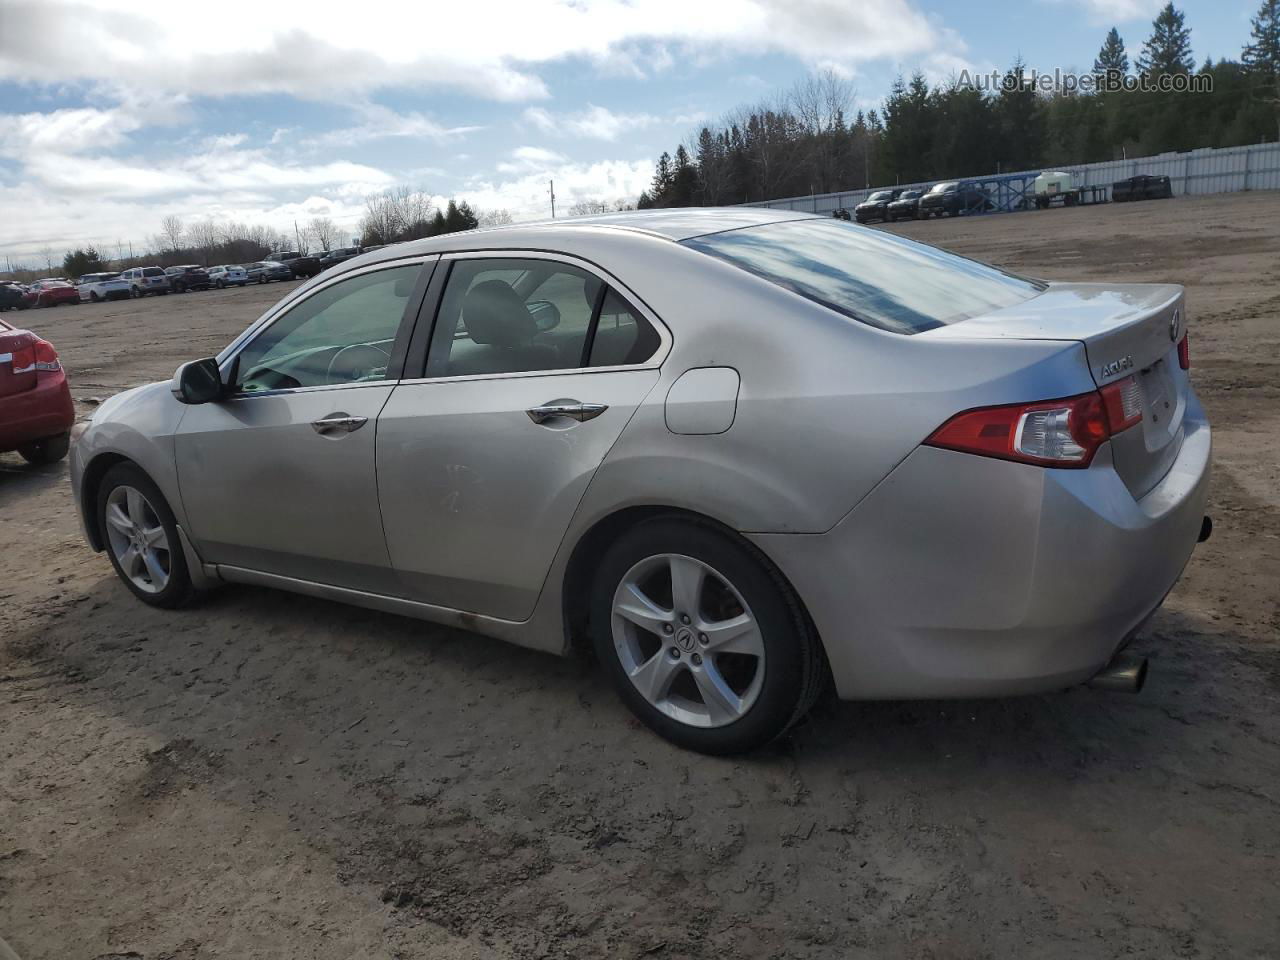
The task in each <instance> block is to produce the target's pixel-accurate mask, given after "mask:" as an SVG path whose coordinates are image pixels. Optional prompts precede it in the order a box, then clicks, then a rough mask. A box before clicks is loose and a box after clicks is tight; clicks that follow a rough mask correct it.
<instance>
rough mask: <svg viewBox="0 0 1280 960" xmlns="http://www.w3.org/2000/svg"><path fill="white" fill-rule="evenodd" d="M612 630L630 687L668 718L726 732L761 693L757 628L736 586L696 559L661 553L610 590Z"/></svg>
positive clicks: (761, 661)
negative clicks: (719, 728)
mask: <svg viewBox="0 0 1280 960" xmlns="http://www.w3.org/2000/svg"><path fill="white" fill-rule="evenodd" d="M611 628H612V633H613V644H614V649H615V651H616V652H617V655H618V659H619V661H620V663H621V664H622V669H623V671H624V672H625V673H626V675H627V676H628V678H629V679H630V681H631V683H632V684H633V685H634V686H635V688H636V690H637V691H638V692H639V693H640V695H641V696H643V697H644V698H645V699H646V700H647V701H648V702H649V703H650V704H651V705H652V706H653V707H655V708H656V709H657V710H659V711H661V712H662V713H664V714H666V715H667V716H668V717H671V718H672V719H673V720H676V721H678V722H680V723H685V724H688V725H690V726H694V727H722V726H726V725H728V724H730V723H733V722H734V721H736V720H739V719H741V718H742V717H743V716H745V715H746V714H747V712H748V711H749V710H750V709H751V707H752V706H753V705H754V704H755V702H756V699H757V698H758V697H759V695H760V689H761V687H762V686H763V684H764V671H765V650H764V639H763V637H762V636H761V633H760V625H759V623H758V622H757V620H756V618H755V616H754V615H753V614H752V612H751V608H750V607H749V606H748V605H747V603H746V601H745V600H744V599H743V597H742V595H741V594H740V593H739V592H738V590H737V589H736V588H735V587H734V586H733V584H731V583H730V582H729V581H728V580H727V579H726V578H725V577H724V576H723V575H722V574H721V573H720V572H719V571H717V570H715V569H714V568H713V567H711V566H710V565H709V564H707V563H704V562H702V561H701V560H698V559H696V558H694V557H688V556H683V555H680V554H659V555H656V556H651V557H647V558H646V559H644V560H641V561H640V562H639V563H637V564H635V566H633V567H632V568H631V569H630V570H628V571H627V573H626V575H625V576H623V578H622V582H621V583H620V584H619V585H618V588H617V590H616V591H615V592H614V597H613V616H612V623H611Z"/></svg>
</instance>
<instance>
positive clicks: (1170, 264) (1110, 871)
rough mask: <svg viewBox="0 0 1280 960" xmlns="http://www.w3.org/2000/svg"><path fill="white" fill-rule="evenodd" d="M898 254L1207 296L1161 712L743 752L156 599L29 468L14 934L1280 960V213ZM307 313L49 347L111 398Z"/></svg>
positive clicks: (932, 722) (818, 731)
mask: <svg viewBox="0 0 1280 960" xmlns="http://www.w3.org/2000/svg"><path fill="white" fill-rule="evenodd" d="M895 229H901V231H902V232H904V233H909V234H910V235H912V236H915V237H919V238H921V239H925V240H928V241H931V242H935V243H939V244H941V245H943V246H946V247H950V248H952V249H955V250H957V251H959V252H961V253H965V254H969V255H973V256H977V257H980V258H982V259H986V260H990V261H993V262H996V263H999V264H1002V265H1006V266H1009V267H1011V268H1014V269H1016V270H1018V271H1021V272H1024V273H1029V274H1032V275H1037V276H1042V277H1046V278H1050V279H1069V278H1075V279H1087V280H1115V281H1176V282H1180V283H1184V284H1186V285H1187V287H1188V289H1189V312H1190V319H1191V354H1192V359H1193V370H1192V373H1193V378H1194V381H1195V384H1196V387H1197V389H1198V390H1199V391H1200V395H1201V397H1202V398H1203V400H1204V402H1205V405H1206V407H1207V408H1208V412H1209V415H1210V417H1211V419H1212V421H1213V425H1214V429H1215V453H1216V473H1215V479H1214V487H1213V502H1212V508H1211V509H1212V513H1213V515H1214V518H1215V521H1216V526H1215V534H1214V537H1213V539H1212V540H1211V541H1210V542H1209V543H1207V544H1204V545H1202V546H1201V547H1200V548H1198V549H1197V551H1196V555H1195V558H1194V559H1193V560H1192V562H1191V565H1190V567H1189V568H1188V570H1187V572H1186V575H1185V576H1184V578H1183V580H1182V582H1181V584H1180V585H1179V586H1178V587H1177V589H1175V591H1174V592H1173V594H1172V595H1171V596H1170V598H1169V600H1168V602H1167V603H1166V605H1165V607H1164V609H1163V610H1162V612H1161V613H1160V614H1158V616H1157V617H1156V618H1155V620H1154V621H1153V623H1152V625H1151V626H1150V628H1149V629H1148V631H1147V634H1146V636H1145V637H1144V638H1143V639H1142V640H1141V641H1140V642H1139V644H1138V649H1139V650H1140V651H1141V652H1143V653H1145V654H1147V655H1149V656H1150V657H1151V658H1152V675H1151V679H1150V682H1149V683H1148V685H1147V689H1146V691H1145V692H1144V693H1142V694H1141V695H1140V696H1137V697H1126V696H1120V695H1114V694H1106V693H1101V692H1097V691H1091V690H1087V689H1076V690H1071V691H1066V692H1062V693H1058V694H1053V695H1049V696H1040V697H1028V698H1021V699H1012V700H1005V701H977V702H963V703H960V702H948V703H938V702H922V703H872V704H841V703H834V702H828V703H825V704H823V705H821V706H820V707H819V709H818V710H817V712H816V713H815V714H814V715H813V716H812V718H811V719H810V720H809V721H808V722H807V723H805V724H804V725H803V726H802V727H801V728H799V729H798V730H797V731H796V732H795V733H794V734H793V735H792V736H791V737H790V738H788V739H787V740H786V741H785V742H783V743H780V744H778V745H776V746H775V747H774V748H771V749H770V750H768V751H766V752H764V753H763V754H760V755H758V756H753V757H749V758H745V759H736V760H712V759H707V758H703V757H699V756H696V755H693V754H689V753H683V752H680V751H679V750H676V749H674V748H672V747H670V746H668V745H667V744H665V743H664V742H662V741H660V740H658V739H657V738H655V737H654V736H652V735H651V734H649V733H648V732H646V731H645V730H644V729H642V728H639V727H638V726H637V725H636V723H634V722H633V721H632V720H631V719H630V717H629V715H628V714H627V713H626V712H625V711H624V709H623V708H622V707H621V706H620V705H619V703H618V702H617V701H616V700H615V699H614V697H613V695H612V693H610V692H609V690H608V689H606V686H605V683H604V681H603V679H602V677H601V675H600V674H599V673H598V672H597V671H596V670H595V669H594V668H593V667H592V666H591V665H590V664H588V663H585V662H581V661H577V660H559V659H557V658H554V657H550V656H546V655H540V654H534V653H530V652H526V651H523V650H519V649H516V648H513V647H509V646H505V645H503V644H501V643H498V642H496V641H491V640H488V639H485V638H482V637H479V636H475V635H472V634H468V633H464V632H461V631H458V630H451V629H444V628H439V627H433V626H430V625H427V624H423V623H419V622H417V621H413V620H406V619H400V618H396V617H393V616H383V615H378V614H374V613H370V612H368V611H364V610H356V609H350V608H346V607H342V606H338V605H335V604H330V603H325V602H322V601H317V600H311V599H306V598H301V597H295V596H290V595H287V594H282V593H273V592H268V591H266V590H258V589H250V588H242V587H233V588H228V589H225V590H222V591H220V592H218V593H216V594H214V595H213V596H211V597H210V598H209V599H208V600H206V601H205V602H204V603H202V604H201V605H199V606H197V607H194V608H192V609H188V610H184V611H181V612H176V613H171V612H164V611H159V610H152V609H150V608H148V607H145V606H143V605H142V604H140V603H138V602H136V601H134V600H133V599H132V598H131V597H130V596H129V594H128V593H127V592H126V591H125V589H124V588H123V586H121V585H119V584H117V583H116V581H115V579H114V577H113V575H112V573H111V568H110V566H109V565H108V563H107V560H106V558H105V557H103V556H101V555H95V554H93V553H91V552H90V551H89V550H88V549H87V547H86V546H85V544H84V543H83V541H82V539H81V536H80V530H79V526H78V521H77V517H76V514H75V511H74V509H73V506H72V503H71V498H70V490H69V485H68V481H67V471H66V466H65V464H60V465H57V466H54V467H50V468H41V469H36V468H30V467H27V466H26V465H25V464H24V463H22V461H21V460H20V459H19V458H18V457H17V456H16V455H14V454H4V455H0V937H3V938H4V939H5V940H7V941H8V942H9V944H10V945H11V946H12V947H13V949H14V950H15V951H16V952H17V953H18V955H19V956H20V957H22V958H23V960H33V958H47V960H75V958H85V960H89V958H98V960H104V958H115V960H121V958H130V960H142V958H144V960H162V958H168V960H205V958H213V957H225V958H237V960H239V958H249V957H273V958H334V960H339V958H341V960H348V958H390V957H395V958H420V957H433V958H434V957H439V958H480V957H543V956H547V957H561V956H563V957H622V958H627V957H660V958H661V957H690V958H713V957H715V958H718V957H731V956H741V957H805V958H832V960H835V958H841V960H844V958H873V957H874V958H884V957H913V958H979V957H1037V958H1071V960H1078V958H1081V957H1111V956H1125V957H1151V958H1162V960H1163V958H1168V957H1205V958H1210V957H1212V958H1218V957H1275V956H1277V952H1278V951H1280V946H1278V944H1280V862H1278V860H1277V857H1278V855H1280V716H1278V715H1277V705H1278V696H1277V694H1278V693H1280V663H1278V662H1277V659H1276V653H1277V639H1278V637H1277V628H1278V627H1280V606H1278V603H1277V600H1278V598H1280V403H1277V400H1278V399H1280V193H1269V194H1260V193H1253V194H1240V195H1234V196H1226V197H1209V198H1197V199H1179V200H1172V201H1166V202H1151V203H1143V204H1123V205H1110V206H1103V207H1098V208H1077V209H1071V210H1053V211H1046V212H1039V213H1025V214H1020V215H1015V216H991V217H985V218H975V219H964V220H954V221H932V222H928V223H916V224H908V225H904V226H902V227H901V228H895ZM284 292H285V290H284V289H283V288H282V287H279V286H271V287H266V288H250V289H246V290H243V291H224V292H211V293H203V294H192V295H189V296H183V297H165V298H158V299H153V300H147V301H144V302H141V303H131V302H124V303H119V304H110V305H102V306H93V307H90V306H83V307H79V308H63V309H58V310H49V311H41V312H39V313H29V314H24V315H21V318H20V319H21V320H22V321H24V322H27V323H29V324H30V325H32V326H33V327H34V328H35V329H36V330H37V331H39V332H41V333H42V334H44V335H46V336H47V337H49V338H50V339H51V340H52V341H53V342H54V343H55V344H56V345H57V347H58V349H59V350H60V351H61V353H62V356H63V358H64V360H65V363H66V365H67V367H68V369H69V370H70V371H71V376H72V381H73V394H74V395H75V396H76V398H77V399H81V400H83V399H85V398H91V397H105V396H108V395H109V394H111V393H113V392H115V391H118V390H121V389H123V388H125V387H127V386H130V385H134V384H138V383H142V382H144V381H147V380H153V379H160V378H163V377H167V376H169V375H170V374H171V373H172V371H173V369H174V367H175V366H177V364H178V363H179V362H180V361H182V360H186V359H190V358H194V357H199V356H203V355H207V354H210V353H213V352H214V351H215V350H216V349H217V348H219V347H220V346H221V345H223V344H224V343H225V342H226V341H228V340H229V339H230V338H231V337H232V336H233V335H234V334H235V333H236V332H238V331H239V330H240V329H242V328H243V327H244V326H245V325H246V324H247V323H248V322H249V321H250V320H252V319H253V318H254V317H255V316H256V315H257V314H258V313H259V312H260V310H261V309H262V308H263V307H264V306H265V305H266V304H268V303H269V302H271V301H273V300H274V299H276V298H277V297H279V296H280V295H282V294H283V293H284ZM8 316H10V317H16V316H17V315H8ZM79 409H80V411H81V413H82V414H83V415H87V414H88V413H89V411H90V410H91V407H89V406H87V405H85V404H83V403H81V404H80V405H79ZM1081 559H1082V562H1087V558H1081ZM1064 588H1065V589H1070V585H1069V584H1065V585H1064Z"/></svg>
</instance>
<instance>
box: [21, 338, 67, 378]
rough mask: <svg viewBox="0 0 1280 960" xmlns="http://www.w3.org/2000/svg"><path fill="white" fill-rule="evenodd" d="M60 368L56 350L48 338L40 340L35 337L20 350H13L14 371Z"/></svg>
mask: <svg viewBox="0 0 1280 960" xmlns="http://www.w3.org/2000/svg"><path fill="white" fill-rule="evenodd" d="M61 369H62V364H61V363H59V362H58V351H57V350H55V349H53V344H52V343H50V342H49V341H48V340H41V339H40V338H39V337H37V338H36V339H35V341H34V342H33V343H31V344H30V345H28V346H25V347H23V348H22V349H21V350H15V351H14V354H13V372H14V373H31V372H32V371H38V370H44V371H50V370H61Z"/></svg>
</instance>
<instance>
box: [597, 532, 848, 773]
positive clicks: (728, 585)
mask: <svg viewBox="0 0 1280 960" xmlns="http://www.w3.org/2000/svg"><path fill="white" fill-rule="evenodd" d="M591 603H592V609H591V633H592V638H593V640H594V643H595V648H596V653H597V655H598V656H599V659H600V661H601V663H602V664H604V667H605V670H606V671H607V672H608V673H609V675H610V678H611V680H612V681H613V684H614V687H615V688H616V689H617V691H618V694H619V696H620V697H621V698H622V700H623V702H624V703H626V705H627V706H628V707H629V708H630V709H631V710H632V712H633V713H635V714H636V716H637V717H639V718H640V719H641V720H642V721H643V722H644V723H645V724H646V725H648V726H649V727H650V728H652V729H653V730H654V731H655V732H657V733H658V734H660V735H661V736H663V737H665V738H666V739H668V740H670V741H671V742H672V743H675V744H677V745H678V746H681V747H685V748H687V749H690V750H697V751H700V752H702V753H710V754H730V753H741V752H744V751H748V750H754V749H756V748H757V747H760V746H763V745H764V744H766V743H768V742H769V741H771V740H774V739H775V738H777V737H779V736H781V735H782V734H783V733H785V732H786V730H787V729H788V728H790V727H791V725H792V724H794V723H795V722H796V721H797V720H799V719H800V718H801V717H803V716H804V715H805V713H807V712H808V710H809V708H810V707H812V706H813V703H814V701H815V700H816V699H817V697H818V694H819V693H820V692H821V690H822V686H823V684H824V682H825V678H826V669H825V663H824V661H823V655H822V651H821V648H820V645H819V641H818V638H817V636H816V635H815V633H814V631H813V628H812V627H811V626H810V624H809V621H808V618H807V617H806V616H805V614H804V612H803V611H802V610H801V608H800V604H799V601H798V599H797V598H796V596H795V594H794V592H793V591H792V590H791V588H790V587H789V586H788V585H787V584H786V582H785V581H784V580H783V579H782V578H781V576H780V575H779V574H778V573H777V572H776V571H775V570H774V569H773V568H772V567H771V566H770V565H769V563H768V561H767V560H766V559H765V558H764V557H763V556H762V555H760V554H759V552H758V551H756V550H755V549H754V548H752V547H751V546H750V545H749V544H747V543H745V542H743V541H739V540H737V539H735V538H733V537H731V536H730V535H728V534H726V533H722V532H720V531H719V530H718V529H716V528H714V527H712V526H710V525H707V524H703V523H699V522H690V521H685V520H682V519H678V518H659V519H655V520H650V521H646V522H644V523H642V524H640V525H638V526H636V527H634V528H633V529H632V530H630V531H629V532H628V533H626V534H625V535H623V536H622V537H621V538H620V539H618V540H617V541H616V542H615V543H614V545H613V546H612V547H611V548H610V549H609V550H608V552H607V553H606V554H605V556H604V558H603V559H602V560H601V563H600V566H599V568H598V572H597V575H596V579H595V585H594V589H593V593H592V598H591Z"/></svg>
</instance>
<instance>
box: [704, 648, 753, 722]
mask: <svg viewBox="0 0 1280 960" xmlns="http://www.w3.org/2000/svg"><path fill="white" fill-rule="evenodd" d="M693 679H694V682H695V683H696V684H697V685H698V693H700V694H701V695H702V702H703V703H704V704H706V707H707V714H708V715H709V716H710V718H711V722H712V723H715V724H720V723H728V722H729V721H731V720H736V719H737V718H738V717H740V716H741V715H742V700H741V699H740V698H739V697H738V695H737V694H736V693H734V692H733V689H732V688H731V687H730V686H729V684H728V683H726V682H725V679H724V676H723V675H722V674H721V673H720V671H719V669H718V668H717V667H716V665H715V662H714V661H713V660H711V659H704V660H703V661H702V666H701V667H699V668H698V669H696V670H694V671H693Z"/></svg>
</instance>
